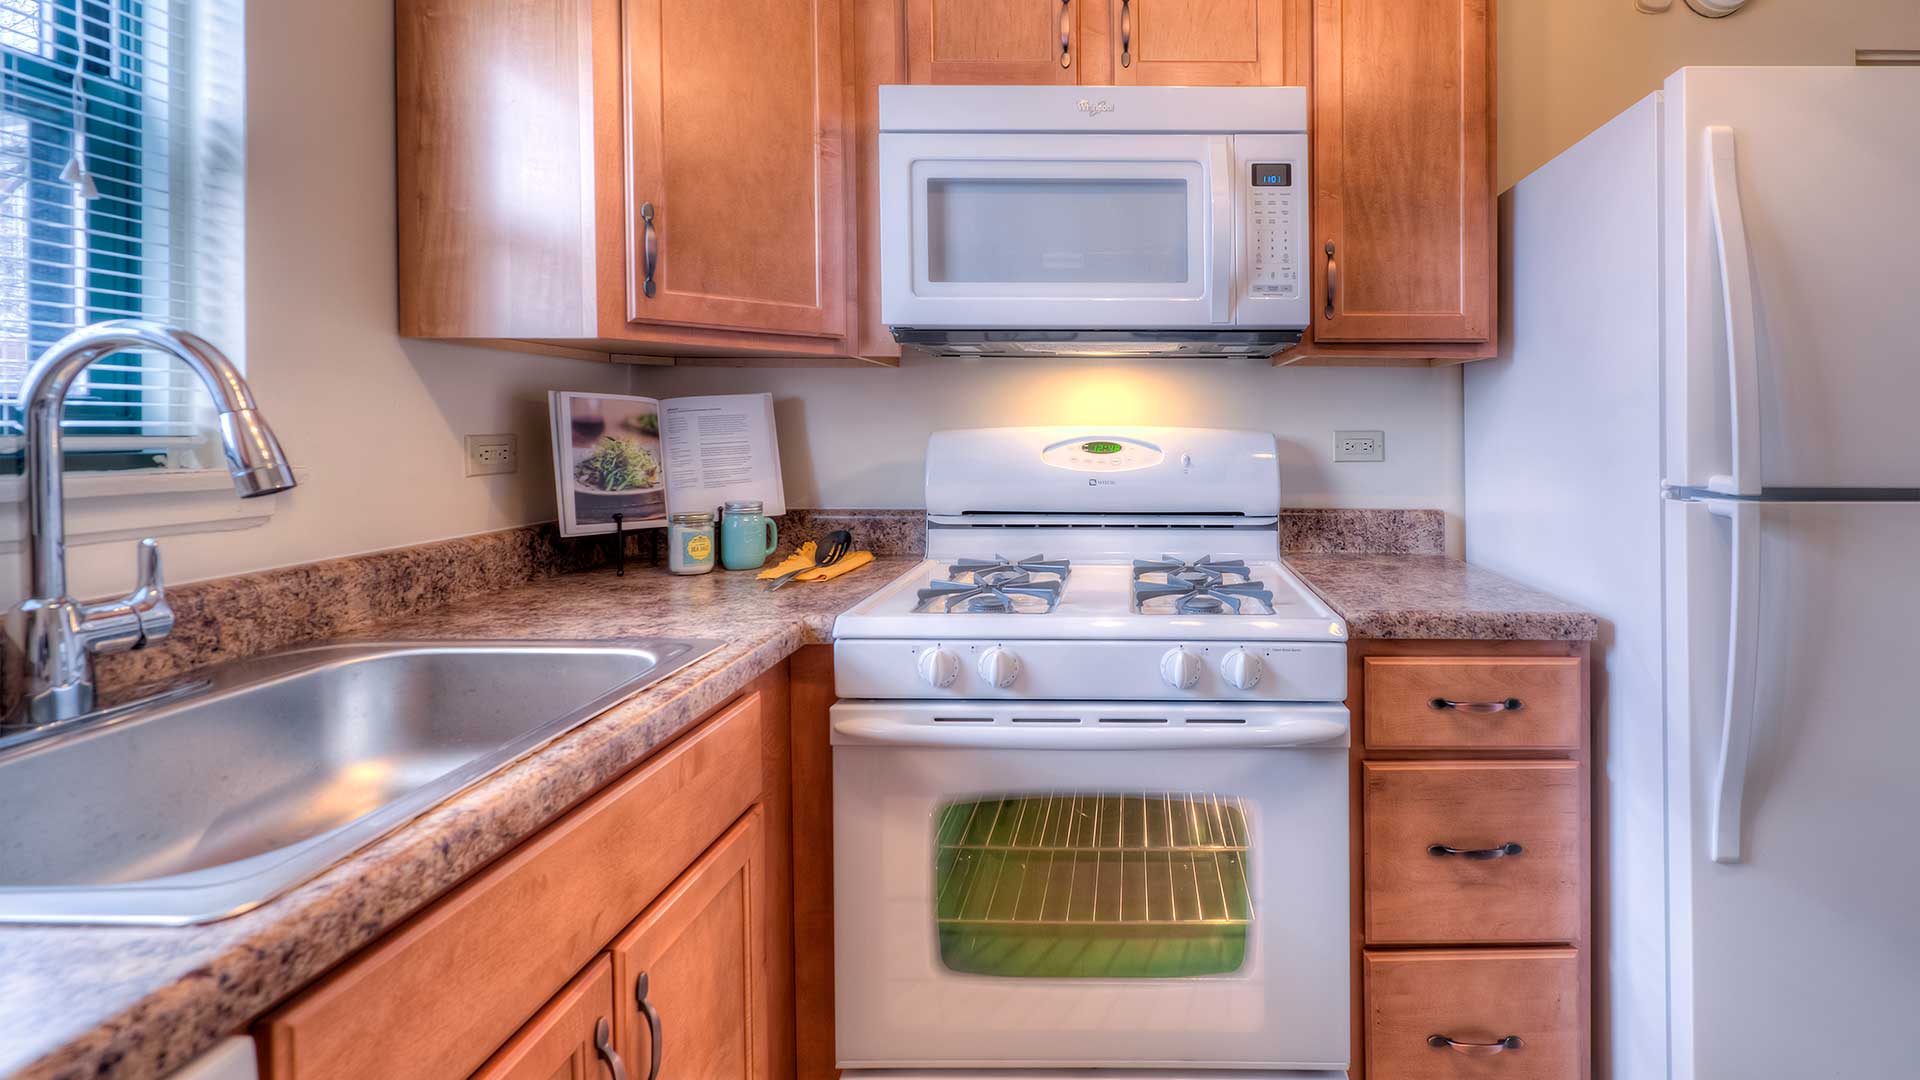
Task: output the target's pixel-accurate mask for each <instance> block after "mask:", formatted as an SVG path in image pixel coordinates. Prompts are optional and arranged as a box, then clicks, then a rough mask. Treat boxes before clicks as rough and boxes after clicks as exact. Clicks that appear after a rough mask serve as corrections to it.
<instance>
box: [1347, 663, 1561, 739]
mask: <svg viewBox="0 0 1920 1080" xmlns="http://www.w3.org/2000/svg"><path fill="white" fill-rule="evenodd" d="M1580 672H1581V665H1580V660H1579V658H1577V657H1572V656H1530V657H1487V658H1477V657H1425V656H1370V657H1367V659H1366V661H1365V674H1364V678H1365V680H1366V740H1367V747H1368V748H1369V749H1373V750H1574V749H1578V748H1579V747H1580V744H1581V734H1582V732H1581V728H1582V726H1583V723H1584V716H1583V709H1582V708H1581V701H1582V696H1581V693H1580Z"/></svg>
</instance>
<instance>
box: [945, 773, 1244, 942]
mask: <svg viewBox="0 0 1920 1080" xmlns="http://www.w3.org/2000/svg"><path fill="white" fill-rule="evenodd" d="M1247 821H1248V811H1247V808H1246V806H1245V803H1244V802H1243V801H1242V800H1240V799H1238V798H1235V797H1231V796H1220V795H1213V794H1205V793H1178V792H1167V793H1145V792H1142V793H1128V794H1074V793H1068V794H1061V793H1050V794H1047V795H1016V796H1007V797H1001V798H990V799H981V800H975V801H971V802H962V803H956V804H952V805H950V806H948V807H946V808H945V809H944V810H943V811H942V812H941V814H940V816H939V819H938V823H937V826H936V836H937V844H936V847H937V854H936V865H935V892H936V907H937V920H938V922H939V924H940V926H941V927H942V929H943V930H959V929H964V928H969V927H972V928H983V929H984V928H988V927H1007V928H1011V927H1070V926H1081V927H1099V928H1103V929H1116V928H1127V927H1140V928H1168V927H1179V926H1185V927H1196V928H1199V927H1245V926H1246V925H1248V924H1249V923H1251V922H1252V919H1253V905H1252V903H1251V900H1250V895H1249V893H1250V889H1249V875H1248V869H1247V840H1248V830H1247Z"/></svg>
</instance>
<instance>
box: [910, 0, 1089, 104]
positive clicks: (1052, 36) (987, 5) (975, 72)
mask: <svg viewBox="0 0 1920 1080" xmlns="http://www.w3.org/2000/svg"><path fill="white" fill-rule="evenodd" d="M906 2H907V12H906V15H907V22H906V31H907V81H908V82H912V83H1012V84H1018V85H1029V86H1031V85H1038V84H1044V83H1073V82H1078V81H1080V80H1081V76H1080V72H1079V68H1080V66H1081V65H1080V59H1081V45H1082V41H1081V34H1080V26H1079V18H1080V12H1079V11H1078V10H1077V9H1079V8H1081V7H1083V6H1085V5H1087V4H1090V3H1103V4H1104V3H1105V2H1106V0H906Z"/></svg>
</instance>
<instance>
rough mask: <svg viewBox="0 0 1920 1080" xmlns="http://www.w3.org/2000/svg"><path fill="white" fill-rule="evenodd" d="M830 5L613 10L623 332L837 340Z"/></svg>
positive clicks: (748, 0)
mask: <svg viewBox="0 0 1920 1080" xmlns="http://www.w3.org/2000/svg"><path fill="white" fill-rule="evenodd" d="M840 4H841V0H727V2H726V3H714V2H713V0H625V4H624V7H623V8H622V15H623V19H624V24H625V34H626V44H627V57H626V64H627V69H626V77H627V88H628V96H629V100H628V110H627V123H628V138H627V155H628V162H627V165H628V187H627V202H628V206H627V210H628V223H627V224H628V250H627V317H628V319H629V320H630V321H632V322H636V323H679V324H687V325H695V326H706V327H714V328H719V329H739V330H761V331H775V332H781V333H789V334H804V335H810V336H820V337H837V336H840V335H841V333H842V332H843V331H844V328H845V302H846V297H845V291H846V288H845V279H844V276H843V275H844V267H845V262H846V244H847V237H846V232H845V228H846V206H845V201H846V188H845V177H844V171H843V170H844V167H845V166H844V161H845V155H844V154H843V153H842V146H841V143H842V141H843V139H844V124H845V117H844V105H845V93H844V88H843V87H842V85H841V80H840V35H841V18H840V10H841V9H840ZM649 268H651V270H652V273H651V274H650V275H649V273H648V270H649ZM649 280H651V282H652V288H651V291H649V288H648V282H649Z"/></svg>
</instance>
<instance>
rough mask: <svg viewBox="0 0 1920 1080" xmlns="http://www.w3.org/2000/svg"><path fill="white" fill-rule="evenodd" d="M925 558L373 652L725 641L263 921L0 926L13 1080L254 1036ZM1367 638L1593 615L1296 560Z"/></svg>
mask: <svg viewBox="0 0 1920 1080" xmlns="http://www.w3.org/2000/svg"><path fill="white" fill-rule="evenodd" d="M915 561H917V560H912V559H903V558H887V559H881V560H878V561H877V562H876V563H875V564H874V565H873V566H872V567H870V568H868V569H867V570H865V571H862V572H859V573H857V574H853V575H848V576H847V577H846V578H842V579H840V580H838V581H834V582H827V583H823V584H818V585H810V586H807V587H805V588H804V589H800V588H789V589H785V590H782V591H781V592H780V593H777V594H772V596H771V597H767V596H764V595H763V594H761V593H760V591H759V590H760V586H759V584H758V583H756V582H754V581H752V579H750V578H747V577H744V576H742V575H731V574H714V575H709V576H707V577H698V578H673V577H671V576H669V575H667V574H665V573H664V572H663V571H659V570H651V569H642V570H637V571H635V572H634V573H633V574H631V575H629V576H628V577H626V578H615V577H613V576H612V575H611V574H610V573H607V572H605V571H600V572H595V573H588V574H577V575H568V576H565V577H560V578H552V579H547V580H544V581H540V582H535V583H534V584H532V585H527V586H522V587H518V588H515V589H511V590H506V591H504V592H499V593H494V594H490V595H486V596H481V597H475V598H471V599H468V600H463V601H460V602H458V603H455V604H452V605H449V606H448V607H447V608H445V609H443V610H440V611H436V612H432V613H429V614H428V615H424V616H417V617H412V618H408V619H405V620H401V621H399V622H396V623H393V624H388V625H385V626H381V627H378V628H376V629H375V630H373V631H371V632H369V633H366V634H360V635H355V636H356V637H360V638H368V637H376V638H396V637H397V638H416V639H418V638H435V637H438V638H511V637H538V638H569V637H572V638H616V637H634V636H648V635H657V636H668V637H711V638H724V639H726V640H725V644H724V645H722V646H721V647H720V648H719V649H718V650H717V651H715V652H714V653H713V654H712V655H710V656H708V657H706V658H705V659H703V660H701V661H699V662H698V663H696V664H693V665H691V666H689V667H687V668H686V669H684V670H682V671H679V672H676V673H675V674H673V675H672V676H670V677H668V678H667V679H665V680H663V681H661V682H660V683H657V684H655V685H654V686H652V687H649V688H648V689H646V690H644V691H641V692H640V693H638V694H636V695H635V696H633V697H631V698H629V699H628V700H626V701H624V702H622V703H620V704H619V705H616V706H614V707H613V708H611V709H609V710H607V711H606V712H604V713H602V714H601V715H600V716H598V717H596V718H595V719H593V720H591V721H589V722H587V723H586V724H583V725H581V726H580V727H578V728H575V729H574V730H573V731H571V732H568V733H567V734H566V735H563V736H561V737H559V738H557V739H555V740H554V741H552V742H550V743H547V744H545V745H544V746H541V747H539V748H537V749H535V750H533V751H531V752H529V753H528V754H526V755H524V756H522V757H521V758H519V759H517V760H515V761H514V762H512V763H510V764H508V765H507V766H505V767H503V768H502V769H501V770H500V771H499V772H497V773H495V774H493V775H492V776H490V777H488V778H487V779H485V780H483V781H481V782H480V783H478V784H476V785H474V786H473V787H471V788H468V789H466V790H465V791H463V792H461V793H460V794H458V795H455V796H454V797H453V798H451V799H449V800H447V801H446V802H444V803H441V804H440V805H438V806H436V807H435V808H433V809H432V810H429V811H428V812H427V813H425V814H423V815H421V816H420V817H419V818H417V819H415V820H414V821H412V822H411V823H409V824H408V825H406V826H404V827H402V828H401V829H399V830H397V831H396V832H394V833H392V834H390V835H389V836H387V837H385V838H383V839H381V840H379V841H377V842H376V843H374V844H372V845H370V846H368V847H366V848H364V849H362V850H361V851H359V852H357V853H356V854H354V855H353V856H352V857H350V858H349V859H347V860H345V861H344V862H342V863H340V864H339V865H337V866H335V867H333V868H331V869H330V870H328V871H327V872H325V873H324V874H322V875H321V876H319V877H318V878H315V879H314V880H313V881H310V882H308V883H307V884H305V885H302V886H300V887H299V888H297V889H295V890H294V891H292V892H291V893H288V894H287V895H285V896H283V897H280V898H279V899H277V900H274V901H273V902H271V903H269V904H267V905H264V906H263V907H261V908H259V909H257V910H255V911H252V912H248V913H246V914H243V915H240V916H238V917H236V918H233V919H228V920H225V921H223V922H217V923H211V924H208V925H205V926H196V927H184V928H177V927H163V928H138V927H133V928H117V927H27V926H5V927H0V1075H3V1076H10V1077H18V1078H22V1080H51V1078H61V1080H67V1078H79V1077H115V1078H119V1080H147V1078H150V1077H160V1076H164V1075H166V1074H167V1073H169V1072H171V1071H173V1070H174V1069H177V1068H179V1067H181V1066H182V1065H184V1064H186V1063H187V1062H189V1061H191V1060H192V1059H193V1058H195V1057H197V1056H198V1055H199V1054H201V1053H203V1052H205V1051H206V1050H208V1049H209V1048H211V1047H212V1046H213V1045H214V1044H215V1043H217V1042H218V1041H219V1040H220V1039H222V1038H224V1037H226V1036H228V1035H231V1034H233V1033H235V1032H238V1031H243V1030H245V1029H246V1028H247V1026H248V1025H250V1024H251V1023H252V1022H253V1021H254V1020H256V1019H257V1018H258V1017H260V1016H261V1015H263V1014H264V1013H266V1012H267V1011H268V1010H269V1009H271V1008H272V1007H273V1006H274V1005H276V1004H277V1003H279V1002H280V1001H283V1000H285V999H286V998H288V997H289V996H291V995H292V994H294V993H296V992H297V991H299V990H300V989H302V988H303V987H305V986H306V985H308V984H309V983H311V982H313V981H314V980H315V979H317V978H318V977H320V976H321V975H323V974H324V973H326V972H327V971H328V970H330V969H331V968H332V967H334V966H335V965H337V964H338V963H339V962H340V961H342V960H344V959H345V958H347V957H348V956H350V955H352V954H353V953H355V952H357V951H358V950H360V949H361V948H364V947H365V946H366V945H367V944H368V943H370V942H372V941H373V940H374V939H376V938H378V937H380V936H381V935H382V934H384V933H386V932H387V931H388V930H390V929H392V928H393V927H395V926H397V925H398V924H399V923H400V922H402V921H403V920H405V919H406V918H407V917H408V916H410V915H411V914H413V913H414V912H416V911H418V910H420V909H421V908H423V907H425V906H426V905H427V904H428V903H430V902H431V901H432V900H433V899H435V898H436V897H438V896H439V895H441V894H442V893H444V892H446V891H447V890H448V889H450V888H452V887H453V886H454V885H456V884H458V883H459V882H460V881H462V880H464V879H466V878H467V877H469V876H471V875H472V874H473V873H474V872H475V871H477V870H479V869H480V868H481V867H482V866H484V865H485V864H486V863H488V862H489V861H491V860H492V859H494V858H496V857H498V856H499V855H500V854H502V853H504V852H505V851H507V850H508V849H510V848H512V847H514V846H515V845H517V844H519V843H520V842H522V841H524V840H525V839H526V838H527V837H529V836H531V835H533V834H534V833H535V832H537V831H539V830H540V829H541V828H543V827H545V826H546V825H548V824H549V823H551V822H552V821H554V820H555V819H556V818H558V817H559V816H560V815H561V814H563V813H565V812H566V810H567V809H568V808H570V807H572V806H573V805H575V804H577V803H578V802H580V801H581V800H582V799H584V798H586V797H587V796H588V795H590V794H592V793H593V792H594V791H597V790H599V789H600V788H602V787H605V786H606V785H607V784H608V783H611V782H612V781H613V780H614V779H615V778H617V777H618V776H620V775H621V774H623V773H625V772H627V771H628V770H629V769H631V768H633V766H634V765H636V764H638V763H639V762H640V761H641V760H642V759H644V758H646V757H647V756H648V755H649V754H650V753H651V752H652V751H653V750H654V749H656V748H657V747H659V746H661V745H663V744H664V743H666V742H668V741H670V740H671V739H672V738H673V737H674V736H676V735H678V734H679V733H680V732H681V731H682V730H684V729H685V728H686V727H687V726H688V725H690V724H691V723H693V722H694V721H696V720H698V719H699V718H700V717H702V716H704V715H706V714H707V713H708V712H710V711H711V710H712V709H714V708H715V707H716V706H718V705H720V704H722V703H723V702H725V701H726V700H727V699H728V698H730V697H731V696H733V695H734V694H735V693H737V692H738V691H739V690H740V689H741V688H742V687H744V686H746V684H747V683H749V682H751V681H752V680H753V679H754V678H756V677H758V676H759V675H761V674H762V673H764V672H766V671H767V670H769V669H770V668H772V667H773V666H774V665H776V664H778V663H780V662H781V661H782V660H784V659H786V658H787V657H788V656H790V655H792V654H793V653H794V652H795V651H797V650H798V649H799V648H801V647H802V646H803V645H807V644H815V643H825V642H827V641H830V640H831V635H832V628H833V620H834V617H835V616H837V615H838V614H839V613H840V612H841V611H844V610H846V609H847V608H848V607H851V606H852V605H853V604H854V603H857V602H858V601H859V600H860V599H862V598H863V597H865V596H866V595H868V594H869V593H871V592H873V591H874V590H876V589H878V588H879V587H881V586H882V585H885V584H886V583H887V582H889V581H891V580H892V579H893V578H894V577H895V576H896V575H897V574H898V573H899V572H900V571H902V570H904V569H905V568H906V567H907V566H910V565H912V564H913V563H914V562H915ZM1287 561H1288V563H1289V564H1290V565H1292V566H1293V568H1294V569H1295V570H1296V571H1297V572H1298V573H1299V574H1300V575H1301V576H1302V577H1304V578H1305V579H1306V580H1307V581H1308V582H1309V583H1310V584H1312V585H1313V586H1314V587H1315V588H1316V589H1317V590H1318V591H1320V592H1321V594H1322V595H1323V596H1324V597H1325V598H1326V599H1327V600H1328V602H1329V603H1331V604H1332V605H1333V606H1334V608H1335V609H1336V610H1337V611H1339V612H1340V614H1341V616H1342V617H1343V618H1345V619H1346V620H1347V621H1348V623H1349V627H1350V630H1351V633H1352V636H1353V637H1355V638H1365V637H1377V638H1413V637H1424V638H1452V639H1462V638H1477V639H1497V638H1504V639H1509V640H1585V639H1587V638H1591V637H1592V636H1593V634H1594V632H1595V630H1596V628H1597V623H1596V621H1595V620H1594V618H1593V616H1591V615H1588V614H1586V613H1585V612H1581V611H1579V610H1578V609H1577V608H1574V607H1573V606H1572V605H1568V604H1565V603H1563V602H1561V601H1559V600H1556V599H1554V598H1553V597H1550V596H1546V595H1544V594H1542V593H1539V592H1537V591H1535V590H1531V589H1528V588H1526V587H1524V586H1520V585H1518V584H1516V583H1514V582H1511V581H1509V580H1507V579H1505V578H1502V577H1500V576H1499V575H1497V574H1493V573H1491V572H1489V571H1485V570H1481V569H1478V568H1476V567H1471V566H1468V565H1467V564H1465V563H1462V562H1459V561H1458V560H1455V559H1449V558H1446V557H1444V556H1420V555H1290V556H1288V557H1287Z"/></svg>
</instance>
